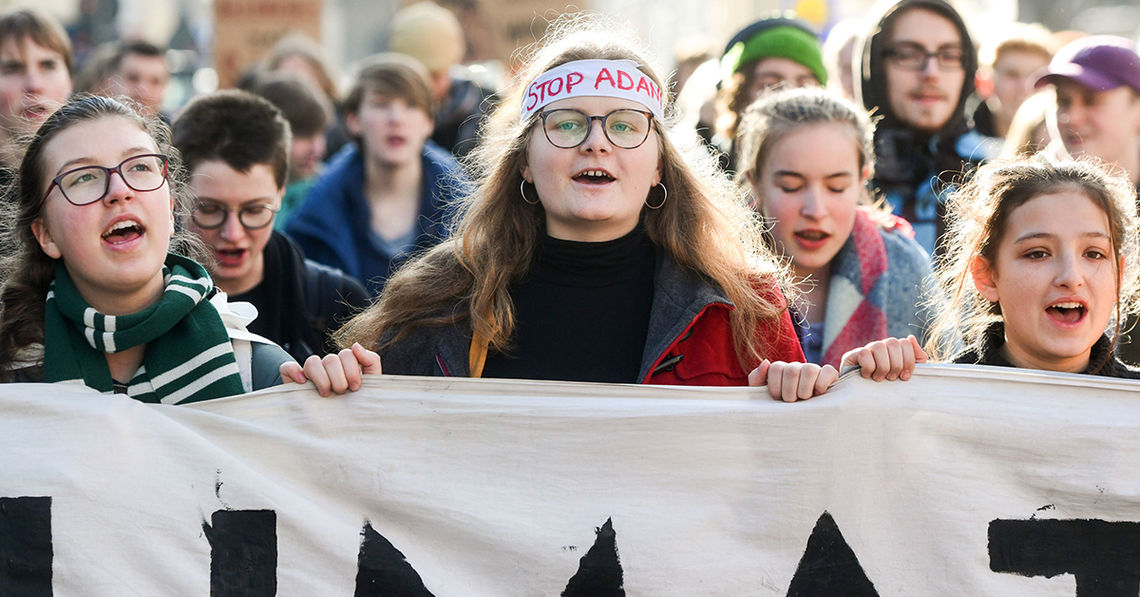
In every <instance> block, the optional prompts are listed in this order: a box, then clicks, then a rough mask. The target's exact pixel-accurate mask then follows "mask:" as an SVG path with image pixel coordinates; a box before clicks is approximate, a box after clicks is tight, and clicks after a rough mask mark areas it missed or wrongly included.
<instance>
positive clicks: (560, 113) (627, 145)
mask: <svg viewBox="0 0 1140 597" xmlns="http://www.w3.org/2000/svg"><path fill="white" fill-rule="evenodd" d="M539 116H540V117H542V131H543V132H544V133H546V140H547V141H550V144H551V145H553V146H555V147H560V148H562V149H573V148H575V147H578V146H579V145H581V144H582V143H583V142H584V141H585V140H586V138H587V137H589V136H590V129H591V128H592V126H593V124H594V121H595V120H600V121H602V132H604V133H605V135H606V139H609V141H610V143H612V144H613V145H614V146H615V147H621V148H623V149H636V148H638V147H641V144H642V143H645V140H646V139H648V138H649V130H650V129H651V128H652V127H653V113H652V112H643V111H641V110H634V109H631V108H623V109H621V110H614V111H613V112H610V113H609V114H606V115H604V116H590V115H588V114H586V113H585V112H582V111H581V110H574V109H571V108H559V109H557V110H547V111H545V112H540V113H539Z"/></svg>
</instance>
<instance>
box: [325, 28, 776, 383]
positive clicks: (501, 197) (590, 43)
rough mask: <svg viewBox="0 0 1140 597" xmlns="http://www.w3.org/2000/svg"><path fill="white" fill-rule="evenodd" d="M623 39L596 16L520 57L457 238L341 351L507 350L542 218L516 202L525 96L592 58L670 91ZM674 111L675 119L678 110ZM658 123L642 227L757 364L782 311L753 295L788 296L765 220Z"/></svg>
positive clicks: (358, 321)
mask: <svg viewBox="0 0 1140 597" xmlns="http://www.w3.org/2000/svg"><path fill="white" fill-rule="evenodd" d="M619 31H621V30H620V29H617V28H615V27H614V26H613V25H612V24H611V23H609V22H607V21H605V20H603V19H601V18H600V17H598V16H596V15H584V14H575V15H565V16H563V17H560V18H559V19H558V20H556V21H555V22H553V23H552V24H551V25H550V27H549V28H548V29H547V34H546V36H545V37H544V38H543V40H542V42H540V43H539V44H537V45H536V46H535V47H533V48H532V49H530V50H529V51H527V52H525V53H524V54H522V55H521V57H520V58H521V60H522V62H521V64H523V65H525V69H524V70H522V71H521V73H520V74H519V76H518V77H517V79H516V81H515V85H514V87H513V89H512V91H511V92H510V94H509V95H508V96H507V97H506V99H505V100H504V101H503V102H502V104H500V106H499V107H498V109H497V110H496V111H495V112H494V114H493V115H492V116H491V117H490V119H489V120H488V121H487V122H486V123H485V124H484V128H483V130H482V143H481V144H480V145H479V147H478V148H477V149H476V150H475V151H474V152H473V154H472V155H471V156H470V158H469V163H468V166H469V169H470V171H471V174H472V176H473V178H474V180H475V181H476V184H475V187H474V189H473V191H472V192H471V193H469V194H468V195H467V196H466V197H465V198H463V199H461V200H460V203H459V205H458V209H459V217H458V220H457V224H456V225H455V226H454V230H453V233H452V236H451V238H450V239H449V240H447V241H445V242H443V243H442V244H440V245H437V246H436V247H435V248H433V249H431V250H430V251H429V252H427V253H426V254H424V255H422V256H421V257H419V258H418V259H415V260H413V261H412V262H410V263H408V264H407V265H405V266H404V268H403V269H401V270H400V271H399V272H398V273H397V274H396V275H394V276H393V277H392V278H391V279H389V281H388V285H387V287H386V288H385V290H384V294H383V295H382V296H381V298H380V300H379V301H378V302H377V303H376V304H374V305H373V306H372V307H370V308H369V309H368V310H367V311H365V312H364V313H362V314H360V315H359V316H357V317H356V318H355V319H353V320H352V321H350V322H349V323H348V324H347V325H346V326H345V327H344V328H343V329H341V330H340V332H339V333H338V340H339V341H340V343H341V344H342V345H344V346H348V345H350V344H351V343H352V342H361V343H362V344H364V345H366V346H377V344H379V348H380V350H381V351H382V350H384V349H385V348H387V347H388V346H391V345H392V344H393V343H395V342H398V341H399V340H400V339H402V338H403V337H405V336H406V335H408V334H410V333H412V332H413V331H414V330H415V329H417V328H423V327H427V326H446V325H452V324H455V323H458V322H463V321H466V322H468V323H469V325H470V327H471V330H472V331H473V332H474V333H475V334H477V335H479V336H480V337H482V338H485V339H488V340H489V342H490V345H491V347H492V348H493V349H495V350H497V351H505V350H507V349H508V348H509V347H510V344H511V338H512V334H513V331H514V304H513V302H512V300H511V295H510V291H509V289H510V285H511V283H512V282H515V281H517V280H519V279H521V278H522V277H523V276H524V275H525V274H526V273H527V271H528V269H529V268H530V265H531V260H532V256H533V254H534V250H535V246H536V245H537V243H538V240H539V238H540V235H541V234H542V230H543V227H544V220H545V217H544V212H543V209H542V206H541V205H530V204H528V203H526V202H525V201H523V197H522V196H521V195H520V193H519V185H520V183H521V182H522V173H521V172H522V167H523V165H524V164H525V160H526V146H527V142H528V140H529V138H530V135H531V134H532V130H533V128H534V127H533V124H534V122H535V121H536V120H537V117H532V118H530V119H528V120H527V121H526V122H521V123H520V122H519V113H520V105H521V102H522V96H523V93H524V90H525V88H526V85H527V84H529V83H530V82H531V81H533V80H535V79H536V78H537V77H538V76H539V75H541V74H542V73H543V72H546V71H547V70H549V69H551V68H553V67H556V66H558V65H561V64H565V63H567V62H572V61H575V60H585V59H592V58H600V59H615V60H621V59H629V60H633V61H635V62H636V63H637V64H638V66H639V68H640V69H641V70H642V71H643V72H644V73H646V74H647V75H649V76H650V77H651V78H653V80H654V81H655V82H656V83H657V84H658V85H661V88H662V89H666V86H665V85H664V84H662V79H661V77H660V76H658V75H657V74H656V71H654V70H653V69H652V68H651V67H650V65H649V62H648V61H647V60H646V59H645V57H644V56H643V55H642V54H641V53H640V52H639V51H637V50H636V49H634V47H633V46H632V45H631V44H630V42H629V41H627V40H628V34H627V33H625V32H620V33H619ZM667 113H668V114H669V116H670V118H669V119H670V120H673V114H672V106H671V104H670V106H669V109H668V111H667ZM657 124H658V126H655V127H654V131H655V133H656V134H657V135H658V139H659V141H660V152H661V153H660V161H661V182H662V184H664V185H665V186H666V187H667V188H668V189H669V198H668V200H667V201H666V203H665V205H664V206H662V207H661V208H660V209H656V210H649V209H644V210H643V211H642V218H641V219H642V225H643V226H644V228H645V230H646V233H647V234H648V236H649V238H650V239H651V240H652V241H653V242H654V243H655V244H656V245H658V246H659V247H661V248H662V249H663V250H664V251H665V252H666V253H667V254H668V255H669V257H671V258H672V259H674V260H675V261H677V262H678V263H679V264H681V265H682V266H684V267H686V268H687V269H689V270H692V271H694V272H697V273H699V274H701V275H703V276H704V277H705V278H707V279H708V280H710V281H712V282H713V283H714V284H716V285H717V286H719V287H720V288H721V289H722V290H723V292H724V293H725V295H726V296H727V297H728V298H729V299H730V300H731V301H732V302H733V304H734V305H735V307H736V308H735V309H734V310H733V311H732V314H731V324H732V331H733V336H734V339H735V343H736V346H737V353H738V356H739V357H740V358H741V361H742V364H745V365H746V364H748V363H755V362H758V361H759V360H760V358H761V356H762V355H764V354H765V353H766V352H767V351H768V348H769V347H768V346H767V341H766V338H762V337H760V335H759V334H758V330H760V329H761V326H762V325H764V324H771V323H773V322H774V321H776V320H777V319H778V318H779V317H780V315H781V314H782V313H783V311H784V310H785V309H786V306H785V304H784V303H783V302H782V301H779V300H778V298H776V297H775V296H774V295H773V294H771V293H763V292H758V289H760V288H769V287H771V286H772V285H778V286H780V287H782V288H783V287H786V285H785V284H784V282H785V280H786V273H785V271H784V270H783V269H782V268H781V267H780V266H779V265H778V262H777V260H776V259H775V258H774V257H773V256H772V254H771V253H770V252H769V251H768V249H766V248H765V245H764V242H763V239H762V236H761V226H760V222H759V218H758V217H757V216H756V214H755V213H754V212H753V211H752V210H751V209H750V208H749V207H748V205H747V203H746V201H745V200H744V198H743V196H742V193H741V192H740V189H739V187H738V186H736V185H733V184H732V182H731V181H729V180H728V179H727V178H726V177H725V176H724V175H723V174H722V173H720V172H718V171H717V170H716V167H715V163H714V161H713V159H712V157H711V156H710V155H709V153H708V151H707V150H705V149H703V148H700V147H698V146H696V145H695V144H694V145H693V147H692V149H693V153H692V154H691V155H689V156H687V157H686V156H683V155H682V153H681V151H680V150H679V149H678V147H677V145H675V144H674V143H673V141H671V139H670V136H669V135H668V134H666V133H665V132H664V129H665V128H666V127H665V126H663V125H662V123H657ZM749 368H750V367H748V366H746V367H745V369H746V370H747V369H749Z"/></svg>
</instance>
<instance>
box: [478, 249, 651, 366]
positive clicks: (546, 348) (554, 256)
mask: <svg viewBox="0 0 1140 597" xmlns="http://www.w3.org/2000/svg"><path fill="white" fill-rule="evenodd" d="M655 260H656V258H655V251H654V247H653V244H652V243H651V242H650V241H649V237H648V236H646V234H645V231H644V230H642V229H641V227H637V228H635V229H634V230H633V231H632V232H630V233H629V234H627V235H625V236H623V237H621V238H619V239H616V240H612V241H606V242H600V243H587V242H574V241H567V240H559V239H556V238H551V237H549V236H544V237H543V238H541V239H540V241H539V246H538V247H537V249H536V255H535V259H534V262H533V263H532V265H531V270H530V272H529V273H528V274H527V276H526V277H525V278H523V279H522V280H520V281H519V282H518V283H516V284H513V285H512V286H511V297H512V298H513V299H514V303H515V334H514V341H513V343H512V348H511V350H510V353H509V354H502V353H496V352H494V351H492V352H491V353H490V354H488V355H487V362H486V364H485V366H484V368H483V377H512V378H521V379H555V380H564V381H601V382H619V383H621V382H624V383H636V382H638V381H640V380H639V379H638V378H637V377H638V370H639V369H640V367H641V355H642V352H643V351H644V349H645V339H646V336H647V334H648V329H649V311H650V308H651V307H652V304H653V271H654V266H655Z"/></svg>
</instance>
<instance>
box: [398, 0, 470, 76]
mask: <svg viewBox="0 0 1140 597" xmlns="http://www.w3.org/2000/svg"><path fill="white" fill-rule="evenodd" d="M388 49H389V50H391V51H393V52H399V53H401V54H406V55H408V56H411V57H412V58H415V59H416V60H419V61H420V62H421V63H423V65H424V66H425V67H427V69H428V71H430V72H433V73H438V72H445V71H447V69H449V68H451V67H452V66H453V65H456V64H459V63H460V62H462V61H463V54H464V52H466V51H467V50H466V43H465V42H464V40H463V28H462V27H460V25H459V19H456V18H455V15H454V14H452V12H451V11H450V10H447V9H446V8H444V7H442V6H440V5H438V4H436V3H435V2H419V3H416V4H412V5H411V6H407V7H405V8H402V9H400V10H398V11H396V14H395V16H393V17H392V24H391V32H390V33H389V35H388Z"/></svg>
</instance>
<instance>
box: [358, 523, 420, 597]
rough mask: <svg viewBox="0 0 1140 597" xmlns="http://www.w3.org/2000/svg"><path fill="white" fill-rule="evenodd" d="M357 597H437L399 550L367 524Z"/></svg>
mask: <svg viewBox="0 0 1140 597" xmlns="http://www.w3.org/2000/svg"><path fill="white" fill-rule="evenodd" d="M353 595H355V596H356V597H434V596H433V595H432V594H431V592H430V591H428V590H427V587H425V586H424V581H423V579H421V578H420V575H419V573H418V572H416V570H415V568H412V565H411V564H409V563H408V559H407V558H405V557H404V554H403V553H401V552H400V550H398V549H396V546H395V545H392V542H391V541H388V540H387V539H385V538H384V536H383V535H381V534H380V533H377V532H376V530H375V529H373V528H372V523H371V522H365V523H364V529H363V530H362V531H360V555H358V556H357V558H356V592H355V593H353Z"/></svg>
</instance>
